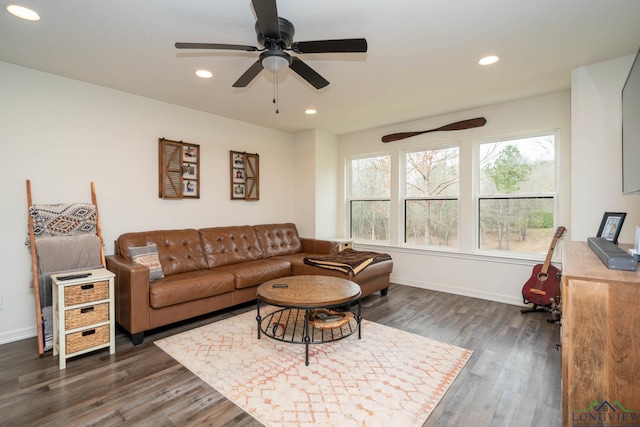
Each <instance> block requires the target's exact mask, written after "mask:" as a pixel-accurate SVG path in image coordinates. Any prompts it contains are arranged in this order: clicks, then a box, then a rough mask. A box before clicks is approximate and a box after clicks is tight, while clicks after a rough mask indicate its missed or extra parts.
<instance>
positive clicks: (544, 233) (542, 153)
mask: <svg viewBox="0 0 640 427" xmlns="http://www.w3.org/2000/svg"><path fill="white" fill-rule="evenodd" d="M555 139H556V136H555V134H546V135H538V136H532V137H527V138H521V139H511V140H505V141H498V142H485V143H482V144H480V146H479V150H478V152H479V174H480V175H479V181H478V187H477V190H478V205H477V206H478V230H479V231H478V235H479V236H478V248H479V249H483V250H499V251H508V252H521V253H547V251H548V247H549V242H550V241H551V238H552V236H553V234H554V224H555V206H556V147H555Z"/></svg>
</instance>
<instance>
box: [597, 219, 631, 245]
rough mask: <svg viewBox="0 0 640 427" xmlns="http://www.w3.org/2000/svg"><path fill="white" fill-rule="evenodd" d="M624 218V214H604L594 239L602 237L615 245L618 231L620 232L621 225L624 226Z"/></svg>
mask: <svg viewBox="0 0 640 427" xmlns="http://www.w3.org/2000/svg"><path fill="white" fill-rule="evenodd" d="M626 216H627V213H626V212H605V213H604V215H603V217H602V221H601V222H600V228H599V229H598V234H597V235H596V237H602V238H604V239H606V240H608V241H610V242H611V243H613V244H614V245H617V244H618V236H619V235H620V230H622V224H624V219H625V217H626Z"/></svg>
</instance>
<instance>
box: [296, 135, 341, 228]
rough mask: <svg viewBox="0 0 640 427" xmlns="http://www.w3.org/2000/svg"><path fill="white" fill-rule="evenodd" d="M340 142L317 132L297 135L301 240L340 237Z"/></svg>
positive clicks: (297, 196)
mask: <svg viewBox="0 0 640 427" xmlns="http://www.w3.org/2000/svg"><path fill="white" fill-rule="evenodd" d="M337 144H338V142H337V137H336V136H335V135H333V134H330V133H327V132H322V131H318V130H311V131H306V132H300V133H298V134H296V135H295V146H294V150H295V164H294V165H293V168H294V174H295V181H296V182H295V192H296V195H295V200H296V203H295V208H294V209H295V217H296V219H297V223H296V226H297V227H298V232H299V233H300V235H301V236H306V237H316V238H318V239H332V238H336V237H341V234H339V230H338V222H337V214H336V212H337V200H338V191H337V190H338V188H337V185H338V169H337V164H338V145H337Z"/></svg>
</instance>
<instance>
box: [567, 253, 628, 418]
mask: <svg viewBox="0 0 640 427" xmlns="http://www.w3.org/2000/svg"><path fill="white" fill-rule="evenodd" d="M639 419H640V272H635V271H620V270H609V269H608V268H607V267H606V266H605V265H604V264H603V263H602V262H601V261H600V259H599V258H598V257H597V256H596V255H595V254H594V253H593V251H592V250H591V249H590V248H589V247H588V246H587V243H586V242H563V246H562V425H563V426H565V427H567V426H595V425H600V426H638V425H640V421H639Z"/></svg>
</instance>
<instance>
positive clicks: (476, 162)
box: [473, 128, 561, 260]
mask: <svg viewBox="0 0 640 427" xmlns="http://www.w3.org/2000/svg"><path fill="white" fill-rule="evenodd" d="M546 135H553V137H554V147H553V149H554V153H553V156H554V177H553V187H554V191H553V192H550V193H518V194H517V195H514V196H513V197H509V198H514V199H515V198H526V197H530V198H533V197H552V198H553V223H554V229H555V228H557V227H558V217H559V209H558V205H559V200H558V198H559V184H560V166H561V162H560V160H561V159H560V143H559V141H560V130H559V129H557V128H554V129H545V130H539V131H531V132H522V133H514V134H508V135H501V136H496V137H490V138H486V139H479V140H476V141H474V149H473V207H474V229H475V232H474V243H473V245H474V246H473V247H474V252H476V253H478V254H483V255H490V256H500V257H508V258H518V259H522V258H526V259H529V258H532V257H533V258H537V257H540V254H539V253H529V252H518V251H506V250H491V249H480V199H491V198H495V199H501V198H502V199H503V198H505V197H508V196H507V195H503V194H501V195H495V196H487V195H482V194H480V169H481V168H480V160H481V159H480V146H481V145H482V144H486V143H497V142H505V141H511V140H518V139H525V138H534V137H538V136H546ZM546 253H547V252H546V251H545V253H544V254H543V256H544V255H546ZM554 255H557V253H554ZM554 259H555V260H557V257H556V256H554Z"/></svg>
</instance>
